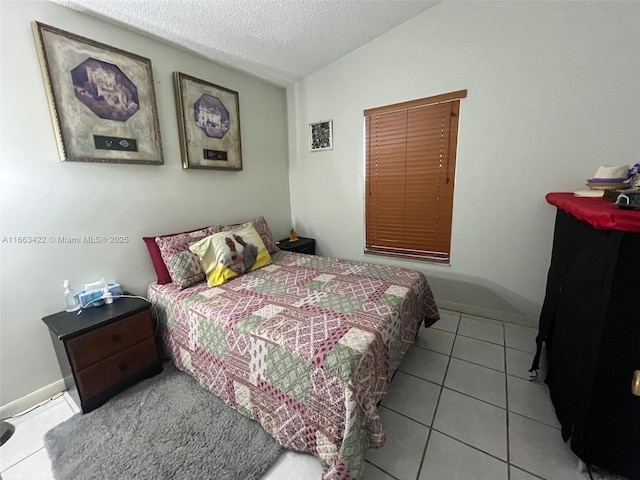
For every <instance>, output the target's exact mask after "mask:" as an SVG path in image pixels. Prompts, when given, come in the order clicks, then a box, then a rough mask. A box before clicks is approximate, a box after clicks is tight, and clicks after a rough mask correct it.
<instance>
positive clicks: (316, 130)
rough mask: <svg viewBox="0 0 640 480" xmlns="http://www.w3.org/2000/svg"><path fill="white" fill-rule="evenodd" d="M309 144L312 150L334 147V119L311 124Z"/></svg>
mask: <svg viewBox="0 0 640 480" xmlns="http://www.w3.org/2000/svg"><path fill="white" fill-rule="evenodd" d="M309 144H310V147H311V151H312V152H321V151H323V150H332V149H333V120H325V121H323V122H316V123H310V124H309Z"/></svg>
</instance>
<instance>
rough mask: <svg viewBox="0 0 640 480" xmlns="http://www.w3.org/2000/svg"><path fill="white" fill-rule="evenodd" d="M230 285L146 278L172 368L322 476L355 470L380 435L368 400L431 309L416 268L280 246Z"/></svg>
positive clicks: (343, 477) (347, 475)
mask: <svg viewBox="0 0 640 480" xmlns="http://www.w3.org/2000/svg"><path fill="white" fill-rule="evenodd" d="M272 258H273V263H272V264H271V265H268V266H266V267H264V268H261V269H259V270H255V271H253V272H250V273H248V274H246V275H244V276H241V277H238V278H235V279H233V280H231V281H229V282H228V283H226V284H224V285H221V286H218V287H214V288H209V287H208V286H207V284H206V283H205V282H203V283H200V284H197V285H194V286H192V287H189V288H187V289H184V290H179V289H178V288H177V287H176V286H174V285H173V284H171V283H170V284H167V285H157V284H152V285H151V286H150V287H149V298H150V300H151V301H152V303H153V305H154V307H155V310H156V312H157V314H158V316H159V320H160V329H161V333H162V338H163V342H164V346H165V349H166V350H167V353H168V354H170V356H171V357H172V359H173V361H174V362H175V364H176V366H177V367H178V368H179V369H181V370H183V371H186V372H188V373H190V374H191V375H193V376H194V377H195V378H196V379H197V380H198V382H200V384H201V385H202V386H203V387H204V388H206V389H208V390H210V391H211V392H213V393H214V394H215V395H217V396H218V397H220V398H221V399H223V400H224V401H225V402H226V403H227V404H228V405H230V406H231V407H233V408H235V409H236V410H238V411H239V412H240V413H242V414H244V415H246V416H248V417H250V418H252V419H255V420H257V421H258V422H260V424H261V425H262V426H263V427H264V429H265V430H266V431H267V432H269V433H270V434H271V435H272V436H273V437H274V438H275V439H276V440H277V441H278V442H279V443H280V444H281V445H282V446H284V447H285V448H289V449H292V450H297V451H302V452H310V453H312V454H314V455H315V456H316V457H317V458H318V459H319V460H320V462H321V464H322V466H323V469H324V474H323V477H322V478H323V480H349V479H362V478H363V467H364V454H365V452H366V451H367V449H368V448H371V447H380V446H382V445H383V444H384V441H385V434H384V430H383V428H382V424H381V421H380V417H379V415H378V410H377V404H378V402H379V401H380V400H381V399H382V397H383V396H384V395H385V393H386V392H387V388H388V385H389V381H390V379H391V375H392V374H393V372H394V371H395V369H396V368H397V367H398V365H399V364H400V361H401V360H402V357H403V355H404V353H405V352H406V350H407V349H408V348H409V346H410V345H411V344H412V343H413V341H414V339H415V336H416V334H417V332H418V328H419V326H420V323H421V321H422V320H424V322H425V326H429V325H431V324H432V323H433V322H435V321H436V320H437V319H438V318H439V316H438V310H437V308H436V304H435V301H434V299H433V295H432V293H431V289H430V288H429V285H428V283H427V281H426V279H425V277H424V276H423V275H422V274H421V273H418V272H414V271H411V270H407V269H404V268H397V267H391V266H386V265H378V264H370V263H364V262H354V261H347V260H340V259H334V258H326V257H319V256H312V255H304V254H299V253H293V252H284V251H281V252H277V253H275V254H274V255H273V257H272Z"/></svg>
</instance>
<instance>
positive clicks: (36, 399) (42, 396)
mask: <svg viewBox="0 0 640 480" xmlns="http://www.w3.org/2000/svg"><path fill="white" fill-rule="evenodd" d="M64 391H65V386H64V380H63V379H62V378H61V379H60V380H57V381H55V382H53V383H51V384H49V385H47V386H46V387H42V388H41V389H39V390H36V391H35V392H31V393H30V394H28V395H25V396H24V397H22V398H18V399H17V400H14V401H13V402H10V403H7V404H6V405H2V406H1V407H0V418H7V417H11V416H13V415H15V414H17V413H20V412H23V411H25V410H27V409H28V408H31V407H35V406H36V405H38V404H39V403H42V402H44V401H45V400H48V399H50V398H51V397H53V396H54V395H57V394H58V393H60V392H64Z"/></svg>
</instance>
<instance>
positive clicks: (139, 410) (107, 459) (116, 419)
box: [44, 363, 282, 480]
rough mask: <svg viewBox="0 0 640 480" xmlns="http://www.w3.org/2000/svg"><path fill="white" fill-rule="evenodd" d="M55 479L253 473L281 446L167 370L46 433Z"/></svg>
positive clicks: (205, 479)
mask: <svg viewBox="0 0 640 480" xmlns="http://www.w3.org/2000/svg"><path fill="white" fill-rule="evenodd" d="M44 443H45V447H46V448H47V452H48V453H49V458H50V459H51V466H52V470H53V474H54V477H55V478H56V479H57V480H77V479H82V480H93V479H95V480H98V479H99V480H111V479H113V480H116V479H117V480H127V479H135V480H143V479H149V480H151V479H154V480H155V479H181V480H191V479H193V480H238V479H242V480H245V479H246V480H250V479H258V478H260V477H261V476H262V475H263V474H264V472H265V471H266V470H267V469H268V468H269V466H271V464H272V463H273V462H274V461H275V460H276V459H277V458H278V456H279V455H280V453H281V451H282V447H280V445H278V444H277V443H276V441H275V440H274V439H273V438H272V437H271V436H269V434H267V433H266V432H265V431H264V430H263V429H262V427H261V426H260V425H259V424H258V423H257V422H255V421H253V420H251V419H249V418H247V417H245V416H243V415H241V414H240V413H238V412H236V411H235V410H233V409H232V408H230V407H229V406H228V405H226V404H225V403H224V402H223V401H222V400H220V399H219V398H217V397H215V396H214V395H213V394H212V393H210V392H208V391H206V390H204V389H203V388H202V387H201V386H200V385H199V384H198V383H197V382H196V381H195V380H194V379H193V378H192V377H190V376H189V375H187V374H186V373H183V372H180V371H179V370H177V369H176V368H175V366H173V364H168V363H165V369H164V371H163V372H162V373H161V374H159V375H157V376H155V377H153V378H150V379H147V380H144V381H143V382H141V383H139V384H137V385H135V386H133V387H131V388H129V389H127V390H125V391H124V392H122V393H120V394H119V395H117V396H116V397H114V398H112V399H111V400H110V401H109V402H107V403H106V404H104V405H103V406H102V407H100V408H98V409H96V410H94V411H93V412H90V413H88V414H86V415H82V414H76V415H74V416H73V417H71V418H70V419H68V420H67V421H65V422H63V423H61V424H59V425H57V426H56V427H55V428H53V429H52V430H49V431H48V432H47V433H46V435H45V438H44Z"/></svg>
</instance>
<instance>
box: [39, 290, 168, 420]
mask: <svg viewBox="0 0 640 480" xmlns="http://www.w3.org/2000/svg"><path fill="white" fill-rule="evenodd" d="M150 308H151V304H150V303H149V302H147V301H145V300H142V299H139V298H117V299H115V300H114V301H113V303H112V304H109V305H102V306H100V307H91V308H87V309H85V310H83V311H82V313H81V314H80V315H78V312H59V313H56V314H53V315H49V316H47V317H44V318H43V319H42V321H43V322H44V323H45V324H46V325H47V326H48V327H49V333H50V334H51V340H52V341H53V346H54V349H55V352H56V356H57V357H58V363H59V365H60V371H61V373H62V376H63V377H64V384H65V387H66V388H67V390H68V391H69V394H70V395H71V397H72V398H73V399H74V401H75V402H76V403H77V404H78V405H79V406H80V408H81V409H82V412H83V413H88V412H90V411H91V410H93V409H95V408H97V407H99V406H100V405H102V404H103V403H105V402H106V401H107V400H109V399H110V398H111V397H113V396H114V395H115V394H116V393H118V392H120V391H122V390H124V389H126V388H127V387H129V386H130V385H133V384H134V383H136V382H138V381H140V380H142V379H144V378H147V377H152V376H154V375H156V374H158V373H160V372H161V371H162V363H161V361H160V359H159V356H158V347H157V344H156V339H155V334H154V326H153V320H152V319H151V311H150Z"/></svg>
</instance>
